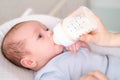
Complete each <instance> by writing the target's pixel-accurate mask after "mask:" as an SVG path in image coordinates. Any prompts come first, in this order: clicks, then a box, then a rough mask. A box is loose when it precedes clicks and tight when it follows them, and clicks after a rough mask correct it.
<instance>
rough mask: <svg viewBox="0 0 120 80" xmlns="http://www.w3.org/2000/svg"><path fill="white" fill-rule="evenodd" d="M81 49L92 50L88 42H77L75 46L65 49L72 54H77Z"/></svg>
mask: <svg viewBox="0 0 120 80" xmlns="http://www.w3.org/2000/svg"><path fill="white" fill-rule="evenodd" d="M80 47H82V48H88V49H89V50H90V47H89V45H88V44H87V43H86V42H83V41H80V40H79V41H76V42H75V43H74V44H72V45H70V46H67V47H65V48H66V50H68V51H71V52H72V53H76V52H77V51H78V50H79V49H80Z"/></svg>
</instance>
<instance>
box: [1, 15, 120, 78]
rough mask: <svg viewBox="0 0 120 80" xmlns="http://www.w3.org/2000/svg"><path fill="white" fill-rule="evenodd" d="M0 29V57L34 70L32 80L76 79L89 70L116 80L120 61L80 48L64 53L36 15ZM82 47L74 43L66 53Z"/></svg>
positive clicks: (80, 43) (51, 33) (79, 43)
mask: <svg viewBox="0 0 120 80" xmlns="http://www.w3.org/2000/svg"><path fill="white" fill-rule="evenodd" d="M8 23H11V24H5V25H3V26H2V27H6V26H7V27H9V29H8V30H7V31H4V32H5V33H4V35H3V40H2V45H1V48H2V52H3V55H4V56H5V57H6V58H7V59H8V60H9V61H11V62H12V63H14V64H15V65H18V66H20V67H24V68H27V69H31V70H34V71H36V76H35V80H48V79H49V80H79V79H80V77H81V76H83V75H85V74H87V73H88V72H90V71H92V70H100V71H102V72H103V73H105V74H106V75H107V76H108V77H109V78H110V80H116V79H119V76H120V74H119V72H120V59H118V58H114V57H111V56H107V55H105V56H104V55H96V54H93V53H92V52H89V51H87V50H86V49H83V48H81V49H80V50H79V51H78V52H77V54H71V52H70V51H64V46H62V45H57V44H55V43H54V41H53V32H52V30H50V29H48V28H47V27H46V26H45V25H43V23H41V22H40V20H39V16H37V17H33V16H27V17H21V18H17V19H15V20H12V21H10V22H8ZM81 46H82V47H86V44H85V43H84V42H81V41H78V42H76V43H75V44H73V45H72V46H70V47H68V48H67V49H68V50H71V51H73V52H76V51H77V50H78V49H79V47H81Z"/></svg>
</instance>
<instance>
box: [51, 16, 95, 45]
mask: <svg viewBox="0 0 120 80" xmlns="http://www.w3.org/2000/svg"><path fill="white" fill-rule="evenodd" d="M94 29H96V25H95V24H94V23H93V22H92V20H90V19H88V18H87V17H83V16H76V17H75V16H74V17H72V16H70V17H67V18H65V19H64V20H63V21H62V22H61V23H59V24H58V25H56V26H55V28H54V29H53V32H54V34H53V40H54V42H55V43H56V44H61V45H64V46H69V45H71V44H73V43H74V42H75V41H77V40H78V39H79V38H80V36H81V35H83V34H87V33H89V32H91V31H92V30H94Z"/></svg>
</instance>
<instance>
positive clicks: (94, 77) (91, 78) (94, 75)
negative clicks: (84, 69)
mask: <svg viewBox="0 0 120 80" xmlns="http://www.w3.org/2000/svg"><path fill="white" fill-rule="evenodd" d="M80 80H109V79H108V77H107V76H106V75H105V74H103V73H102V72H100V71H92V72H90V73H88V74H87V75H85V76H83V77H81V78H80Z"/></svg>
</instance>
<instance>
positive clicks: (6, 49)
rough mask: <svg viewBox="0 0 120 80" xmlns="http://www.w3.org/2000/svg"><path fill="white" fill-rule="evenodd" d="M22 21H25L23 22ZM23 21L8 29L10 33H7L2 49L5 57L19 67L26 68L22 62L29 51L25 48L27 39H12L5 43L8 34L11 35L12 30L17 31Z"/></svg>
mask: <svg viewBox="0 0 120 80" xmlns="http://www.w3.org/2000/svg"><path fill="white" fill-rule="evenodd" d="M22 23H25V22H22ZM22 23H18V24H16V25H15V26H13V28H11V29H10V30H9V31H8V33H7V34H6V36H5V37H4V40H3V42H2V46H1V50H2V53H3V55H4V57H5V58H6V59H8V60H9V61H10V62H11V63H13V64H15V65H17V66H19V67H22V68H25V67H23V66H22V65H21V63H20V61H21V59H22V58H23V56H24V55H26V53H27V51H26V50H25V40H21V41H12V40H11V41H10V42H7V43H6V44H5V39H6V38H7V36H9V34H12V32H13V31H15V30H16V29H18V28H19V27H20V26H19V25H20V24H22ZM18 26H19V27H18Z"/></svg>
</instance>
